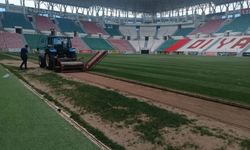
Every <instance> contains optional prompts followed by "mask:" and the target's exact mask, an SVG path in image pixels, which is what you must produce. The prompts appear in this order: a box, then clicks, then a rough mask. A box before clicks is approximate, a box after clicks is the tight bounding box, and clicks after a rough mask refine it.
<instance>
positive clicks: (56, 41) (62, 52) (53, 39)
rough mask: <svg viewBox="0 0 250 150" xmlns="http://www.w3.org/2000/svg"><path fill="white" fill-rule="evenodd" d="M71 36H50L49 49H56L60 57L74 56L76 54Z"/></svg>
mask: <svg viewBox="0 0 250 150" xmlns="http://www.w3.org/2000/svg"><path fill="white" fill-rule="evenodd" d="M70 39H71V37H67V36H49V37H48V41H47V42H48V44H47V49H48V50H52V51H56V53H57V55H58V57H59V58H63V57H68V58H72V56H73V55H75V50H74V49H73V48H72V45H71V40H70Z"/></svg>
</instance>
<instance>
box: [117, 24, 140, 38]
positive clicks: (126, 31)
mask: <svg viewBox="0 0 250 150" xmlns="http://www.w3.org/2000/svg"><path fill="white" fill-rule="evenodd" d="M119 30H120V31H121V33H122V35H124V36H126V35H127V36H131V38H136V37H137V32H136V28H135V27H133V26H120V28H119Z"/></svg>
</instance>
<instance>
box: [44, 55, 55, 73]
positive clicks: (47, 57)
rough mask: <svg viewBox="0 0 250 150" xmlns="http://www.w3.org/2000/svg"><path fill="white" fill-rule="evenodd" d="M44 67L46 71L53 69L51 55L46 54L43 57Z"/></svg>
mask: <svg viewBox="0 0 250 150" xmlns="http://www.w3.org/2000/svg"><path fill="white" fill-rule="evenodd" d="M45 67H46V68H47V69H48V70H52V69H54V67H55V60H54V55H53V54H46V55H45Z"/></svg>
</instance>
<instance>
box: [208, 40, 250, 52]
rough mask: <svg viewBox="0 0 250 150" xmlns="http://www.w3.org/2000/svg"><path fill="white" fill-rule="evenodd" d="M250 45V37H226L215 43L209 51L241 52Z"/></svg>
mask: <svg viewBox="0 0 250 150" xmlns="http://www.w3.org/2000/svg"><path fill="white" fill-rule="evenodd" d="M249 45H250V37H225V38H222V39H221V40H220V41H219V42H217V43H216V44H215V45H213V46H212V47H211V48H209V50H207V52H236V53H240V52H241V51H243V50H244V49H246V48H247V47H248V46H249Z"/></svg>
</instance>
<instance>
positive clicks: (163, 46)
mask: <svg viewBox="0 0 250 150" xmlns="http://www.w3.org/2000/svg"><path fill="white" fill-rule="evenodd" d="M178 41H179V40H168V41H166V42H165V43H164V44H163V45H161V46H160V47H159V48H158V49H157V51H158V52H162V51H164V50H165V49H167V48H169V47H170V46H172V45H173V44H174V43H176V42H178Z"/></svg>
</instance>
